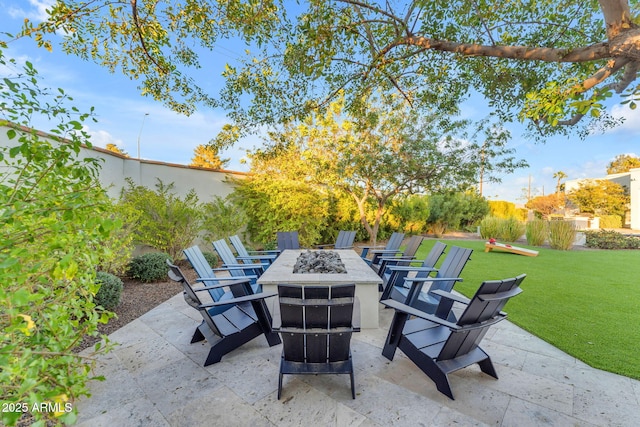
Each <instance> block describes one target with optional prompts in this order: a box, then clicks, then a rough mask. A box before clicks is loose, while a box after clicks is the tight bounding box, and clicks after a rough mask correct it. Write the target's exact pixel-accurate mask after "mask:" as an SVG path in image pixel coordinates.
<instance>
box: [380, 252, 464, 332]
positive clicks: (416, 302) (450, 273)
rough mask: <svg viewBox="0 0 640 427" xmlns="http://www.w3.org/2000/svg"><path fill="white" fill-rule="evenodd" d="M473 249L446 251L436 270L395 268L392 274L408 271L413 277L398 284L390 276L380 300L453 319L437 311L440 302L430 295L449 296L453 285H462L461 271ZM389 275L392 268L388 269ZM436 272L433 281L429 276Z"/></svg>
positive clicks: (394, 278) (395, 278)
mask: <svg viewBox="0 0 640 427" xmlns="http://www.w3.org/2000/svg"><path fill="white" fill-rule="evenodd" d="M472 252H473V249H467V248H461V247H459V246H452V247H451V249H449V253H448V254H447V255H446V257H445V259H444V261H443V262H442V265H441V266H440V268H439V269H437V270H435V269H433V268H422V267H411V266H410V267H401V266H400V267H396V268H395V272H398V273H399V272H401V271H403V270H404V271H407V272H415V273H416V274H415V276H405V277H404V278H403V280H402V281H401V280H399V279H398V277H399V275H398V276H396V277H394V274H392V275H391V277H390V278H389V281H388V283H387V285H386V288H385V289H384V291H383V292H382V296H381V298H380V299H381V300H385V299H393V300H396V301H398V302H402V303H404V304H407V305H410V306H412V307H414V308H417V309H418V310H421V311H423V312H425V313H432V314H433V313H437V315H439V316H442V317H443V318H445V319H446V318H449V319H450V320H451V319H452V318H451V317H450V316H451V315H452V314H451V313H450V312H449V311H447V312H446V313H445V312H444V311H442V310H443V307H440V309H439V310H438V311H436V309H438V303H439V302H440V296H439V295H438V294H436V293H434V292H433V291H436V290H442V291H446V292H451V290H452V289H453V285H454V284H455V283H456V282H461V281H462V278H460V273H461V272H462V269H463V268H464V266H465V265H466V264H467V262H468V261H469V258H470V257H471V253H472ZM390 270H391V271H392V273H395V272H394V267H390ZM432 272H435V273H436V275H435V277H432V276H431V275H430V274H431V273H432ZM425 285H426V286H428V288H427V289H426V290H423V286H425Z"/></svg>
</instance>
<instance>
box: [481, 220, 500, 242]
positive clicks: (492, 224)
mask: <svg viewBox="0 0 640 427" xmlns="http://www.w3.org/2000/svg"><path fill="white" fill-rule="evenodd" d="M500 222H501V219H500V218H498V217H495V216H488V217H486V218H484V219H483V220H482V221H480V236H481V237H482V238H483V239H491V238H494V239H497V238H498V231H499V230H500Z"/></svg>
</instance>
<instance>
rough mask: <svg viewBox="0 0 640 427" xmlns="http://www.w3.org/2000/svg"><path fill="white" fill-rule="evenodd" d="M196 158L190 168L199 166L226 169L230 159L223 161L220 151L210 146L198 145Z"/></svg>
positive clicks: (195, 153) (192, 160)
mask: <svg viewBox="0 0 640 427" xmlns="http://www.w3.org/2000/svg"><path fill="white" fill-rule="evenodd" d="M193 154H194V157H193V159H191V164H190V165H189V166H197V167H201V168H210V169H224V168H225V167H226V166H227V164H228V163H229V160H230V159H221V158H220V157H219V156H218V150H217V149H216V148H215V147H212V146H210V145H203V144H200V145H198V146H197V147H196V148H195V149H194V150H193Z"/></svg>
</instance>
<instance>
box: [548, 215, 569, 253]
mask: <svg viewBox="0 0 640 427" xmlns="http://www.w3.org/2000/svg"><path fill="white" fill-rule="evenodd" d="M548 226H549V246H551V248H553V249H559V250H561V251H568V250H569V249H571V248H572V247H573V242H574V241H575V240H576V227H575V225H573V223H572V222H569V221H549V223H548Z"/></svg>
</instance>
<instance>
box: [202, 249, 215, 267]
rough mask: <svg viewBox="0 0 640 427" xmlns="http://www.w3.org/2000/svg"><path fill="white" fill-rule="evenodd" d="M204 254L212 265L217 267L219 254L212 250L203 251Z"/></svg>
mask: <svg viewBox="0 0 640 427" xmlns="http://www.w3.org/2000/svg"><path fill="white" fill-rule="evenodd" d="M202 255H203V256H204V259H206V260H207V262H208V263H209V265H210V266H211V267H215V266H216V265H218V255H216V254H214V253H213V252H211V251H202Z"/></svg>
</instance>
